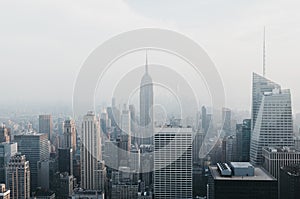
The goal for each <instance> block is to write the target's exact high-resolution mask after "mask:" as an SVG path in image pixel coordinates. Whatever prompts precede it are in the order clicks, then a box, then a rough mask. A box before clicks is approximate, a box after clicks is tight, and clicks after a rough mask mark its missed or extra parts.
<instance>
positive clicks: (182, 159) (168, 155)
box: [154, 128, 192, 199]
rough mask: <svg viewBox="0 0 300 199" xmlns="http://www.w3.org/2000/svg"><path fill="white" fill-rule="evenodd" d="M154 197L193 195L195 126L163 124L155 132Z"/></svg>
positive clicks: (165, 198) (186, 198)
mask: <svg viewBox="0 0 300 199" xmlns="http://www.w3.org/2000/svg"><path fill="white" fill-rule="evenodd" d="M154 198H157V199H161V198H164V199H167V198H170V199H173V198H181V199H190V198H192V129H191V128H162V129H159V130H157V132H156V133H155V135H154Z"/></svg>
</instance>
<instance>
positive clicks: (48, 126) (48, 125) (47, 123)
mask: <svg viewBox="0 0 300 199" xmlns="http://www.w3.org/2000/svg"><path fill="white" fill-rule="evenodd" d="M52 131H53V122H52V116H51V115H39V133H46V134H47V135H48V140H51V139H52Z"/></svg>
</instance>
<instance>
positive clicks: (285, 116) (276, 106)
mask: <svg viewBox="0 0 300 199" xmlns="http://www.w3.org/2000/svg"><path fill="white" fill-rule="evenodd" d="M256 76H257V75H256ZM259 80H260V81H262V82H261V84H262V83H265V84H266V85H268V83H269V81H268V80H267V79H265V78H264V77H261V78H260V79H259ZM276 86H277V87H276ZM276 86H275V84H271V86H269V87H268V89H269V90H270V89H271V88H272V87H275V88H274V89H273V90H272V91H265V90H263V91H265V92H263V93H262V91H261V89H262V88H260V89H259V90H260V92H261V93H260V95H258V94H257V95H258V96H259V100H257V101H256V103H255V107H256V105H257V103H260V105H259V108H258V107H257V108H255V110H253V111H255V113H254V115H255V118H252V121H253V122H255V123H254V127H253V130H252V135H251V145H250V162H251V163H252V164H254V165H261V164H262V148H263V147H281V146H288V147H291V146H294V140H293V135H294V134H293V119H292V105H291V94H290V91H289V90H287V89H286V90H283V89H281V88H280V86H278V85H276ZM263 88H265V87H263ZM253 89H254V90H255V89H257V88H253ZM268 89H266V90H268ZM257 98H258V97H257ZM253 103H254V102H253ZM253 106H254V105H253ZM256 109H257V110H258V111H257V110H256Z"/></svg>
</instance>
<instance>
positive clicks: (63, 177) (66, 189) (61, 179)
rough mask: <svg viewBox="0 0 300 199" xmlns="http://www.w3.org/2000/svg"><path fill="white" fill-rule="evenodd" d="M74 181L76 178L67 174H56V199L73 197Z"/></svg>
mask: <svg viewBox="0 0 300 199" xmlns="http://www.w3.org/2000/svg"><path fill="white" fill-rule="evenodd" d="M73 181H74V177H73V176H72V175H69V174H68V173H67V172H65V173H59V172H57V173H55V175H54V187H53V191H54V192H55V195H56V199H64V198H68V197H71V196H72V194H73V187H74V184H73Z"/></svg>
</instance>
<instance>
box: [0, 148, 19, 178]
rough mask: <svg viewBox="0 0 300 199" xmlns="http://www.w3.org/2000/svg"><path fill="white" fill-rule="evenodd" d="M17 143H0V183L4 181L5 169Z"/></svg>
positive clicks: (15, 150)
mask: <svg viewBox="0 0 300 199" xmlns="http://www.w3.org/2000/svg"><path fill="white" fill-rule="evenodd" d="M17 151H18V149H17V143H7V142H2V143H1V144H0V183H5V180H6V177H5V169H6V166H7V165H8V163H9V160H10V158H11V157H12V156H14V155H15V154H16V153H17Z"/></svg>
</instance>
